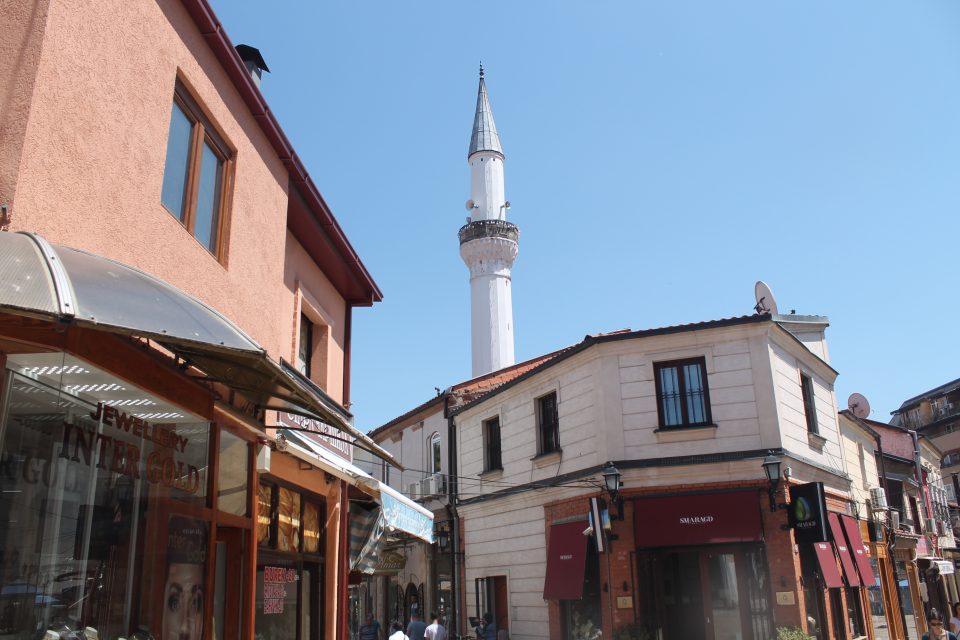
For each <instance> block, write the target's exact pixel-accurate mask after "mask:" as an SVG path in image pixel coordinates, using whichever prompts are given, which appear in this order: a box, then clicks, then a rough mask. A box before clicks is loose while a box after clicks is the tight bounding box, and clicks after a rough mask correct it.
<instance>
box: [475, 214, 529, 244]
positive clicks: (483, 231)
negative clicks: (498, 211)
mask: <svg viewBox="0 0 960 640" xmlns="http://www.w3.org/2000/svg"><path fill="white" fill-rule="evenodd" d="M480 238H503V239H505V240H511V241H513V242H517V240H518V239H519V238H520V229H518V228H517V225H515V224H513V223H512V222H507V221H506V220H474V221H473V222H469V223H467V224H465V225H463V226H462V227H460V244H461V245H463V244H466V243H467V242H470V241H471V240H478V239H480Z"/></svg>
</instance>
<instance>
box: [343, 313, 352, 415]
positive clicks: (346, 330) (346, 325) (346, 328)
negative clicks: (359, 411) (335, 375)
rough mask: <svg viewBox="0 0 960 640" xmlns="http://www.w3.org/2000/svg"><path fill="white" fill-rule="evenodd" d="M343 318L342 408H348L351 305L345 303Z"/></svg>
mask: <svg viewBox="0 0 960 640" xmlns="http://www.w3.org/2000/svg"><path fill="white" fill-rule="evenodd" d="M344 316H345V317H344V319H343V408H344V409H346V410H347V411H349V410H350V359H351V358H352V357H353V348H352V341H353V307H352V306H350V305H347V312H346V313H345V314H344Z"/></svg>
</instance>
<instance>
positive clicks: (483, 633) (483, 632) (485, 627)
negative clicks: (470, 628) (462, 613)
mask: <svg viewBox="0 0 960 640" xmlns="http://www.w3.org/2000/svg"><path fill="white" fill-rule="evenodd" d="M474 631H476V632H477V638H479V639H480V640H497V625H495V624H494V623H493V614H491V613H490V612H489V611H487V612H486V613H485V614H483V622H482V623H481V624H479V625H477V626H476V628H475V629H474Z"/></svg>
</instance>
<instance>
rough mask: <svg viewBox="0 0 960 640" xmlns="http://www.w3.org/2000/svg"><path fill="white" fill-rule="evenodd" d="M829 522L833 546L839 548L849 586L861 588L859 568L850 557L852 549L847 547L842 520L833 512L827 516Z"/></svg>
mask: <svg viewBox="0 0 960 640" xmlns="http://www.w3.org/2000/svg"><path fill="white" fill-rule="evenodd" d="M827 522H829V523H830V531H831V532H832V533H833V545H834V546H835V547H836V548H837V553H838V554H840V564H841V565H842V566H843V575H844V576H846V578H847V584H848V585H849V586H851V587H859V586H860V576H859V575H857V567H856V565H855V564H854V563H853V557H851V555H850V548H849V547H847V538H846V536H845V535H844V533H843V527H842V526H841V525H840V518H839V517H838V516H837V514H836V513H834V512H832V511H831V512H830V513H828V514H827Z"/></svg>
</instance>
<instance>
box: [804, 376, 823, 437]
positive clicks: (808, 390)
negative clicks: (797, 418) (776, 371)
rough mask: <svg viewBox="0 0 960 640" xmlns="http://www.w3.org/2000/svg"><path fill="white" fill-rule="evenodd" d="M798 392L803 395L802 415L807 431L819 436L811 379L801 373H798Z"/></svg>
mask: <svg viewBox="0 0 960 640" xmlns="http://www.w3.org/2000/svg"><path fill="white" fill-rule="evenodd" d="M800 392H801V393H802V395H803V414H804V416H806V418H807V431H809V432H810V433H813V434H819V433H820V427H819V425H818V424H817V402H816V396H815V395H814V393H813V378H811V377H810V376H808V375H807V374H805V373H803V372H801V373H800Z"/></svg>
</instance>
